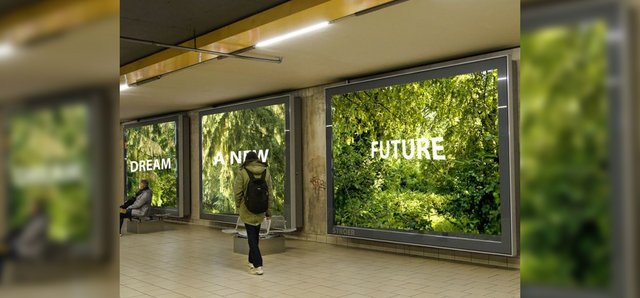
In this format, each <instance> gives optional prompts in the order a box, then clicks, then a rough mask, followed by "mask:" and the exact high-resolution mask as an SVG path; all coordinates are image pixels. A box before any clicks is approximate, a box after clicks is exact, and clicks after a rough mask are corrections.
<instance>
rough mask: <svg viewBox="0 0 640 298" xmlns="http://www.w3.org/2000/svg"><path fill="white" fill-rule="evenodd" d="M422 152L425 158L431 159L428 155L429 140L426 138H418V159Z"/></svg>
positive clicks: (420, 157)
mask: <svg viewBox="0 0 640 298" xmlns="http://www.w3.org/2000/svg"><path fill="white" fill-rule="evenodd" d="M422 154H424V156H425V158H426V159H431V157H429V141H428V140H427V139H418V159H422Z"/></svg>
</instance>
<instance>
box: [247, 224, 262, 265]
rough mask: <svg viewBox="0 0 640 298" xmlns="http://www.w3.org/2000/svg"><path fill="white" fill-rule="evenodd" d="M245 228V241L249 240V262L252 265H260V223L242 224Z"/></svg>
mask: <svg viewBox="0 0 640 298" xmlns="http://www.w3.org/2000/svg"><path fill="white" fill-rule="evenodd" d="M244 227H245V228H246V229H247V241H249V263H251V264H253V266H254V267H256V268H257V267H262V255H261V254H260V247H259V246H258V243H259V242H260V225H257V226H254V225H250V224H246V223H245V224H244Z"/></svg>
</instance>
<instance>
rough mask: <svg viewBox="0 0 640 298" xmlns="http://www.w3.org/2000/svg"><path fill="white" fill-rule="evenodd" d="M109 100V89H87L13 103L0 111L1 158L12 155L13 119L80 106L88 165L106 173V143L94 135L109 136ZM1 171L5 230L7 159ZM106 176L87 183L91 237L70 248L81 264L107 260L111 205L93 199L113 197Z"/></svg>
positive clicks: (8, 201)
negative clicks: (84, 113) (84, 119)
mask: <svg viewBox="0 0 640 298" xmlns="http://www.w3.org/2000/svg"><path fill="white" fill-rule="evenodd" d="M109 96H111V92H110V91H109V90H108V89H104V88H102V87H88V88H82V89H79V90H75V91H63V92H59V93H55V94H52V95H38V96H34V97H30V98H28V99H26V100H25V102H21V103H13V104H10V105H8V106H7V107H5V108H4V109H1V108H0V115H2V116H5V117H3V118H4V119H3V120H2V121H0V128H1V129H2V131H3V135H2V137H0V147H2V148H0V152H1V153H2V154H4V156H8V155H9V154H11V150H10V149H11V148H9V146H8V136H9V129H10V125H9V120H11V117H12V116H15V115H23V114H26V115H28V114H29V113H33V112H38V111H41V110H46V109H56V108H63V107H66V106H71V105H83V106H84V107H85V108H86V110H87V113H88V117H89V120H88V121H89V123H87V127H86V128H85V129H84V132H85V133H87V136H88V140H89V141H90V142H91V143H92V145H89V147H88V157H89V160H90V161H91V162H90V164H91V165H92V166H94V167H95V168H100V169H108V163H109V162H110V161H112V158H110V157H106V158H105V157H104V156H105V155H108V153H107V152H106V151H107V150H106V149H105V148H106V147H105V145H106V143H105V140H104V139H103V138H99V137H97V134H95V132H99V133H108V132H109V131H110V126H109V125H106V124H105V123H106V121H104V120H105V119H107V118H109V116H110V115H111V114H110V112H111V111H110V110H109V109H108V107H107V105H108V104H107V103H106V101H107V98H108V97H109ZM105 109H106V110H105ZM2 171H3V177H2V180H3V181H2V182H0V184H2V186H3V187H4V191H3V192H4V195H5V196H6V201H5V202H4V204H5V206H4V208H5V210H4V213H5V214H4V215H5V222H4V223H3V225H4V228H6V229H7V230H8V229H9V228H10V223H9V220H10V218H11V216H10V214H9V212H10V211H11V208H12V204H14V202H13V201H12V200H11V199H10V198H11V187H10V185H11V177H10V176H11V173H10V171H9V160H8V159H6V160H5V161H4V162H2ZM107 175H108V174H106V173H104V172H100V171H97V172H96V171H94V172H93V173H92V176H91V179H90V181H89V185H90V190H89V194H90V196H91V197H92V198H93V201H91V210H90V211H91V213H92V215H93V216H92V220H91V225H92V228H91V233H90V235H89V239H88V240H87V242H86V243H84V244H79V245H78V244H72V246H71V247H70V248H72V250H73V251H74V252H75V253H77V255H79V259H80V260H81V261H82V262H87V261H92V260H93V261H95V260H99V259H102V258H109V257H110V252H109V250H107V249H105V243H107V242H108V241H109V238H110V233H111V231H112V230H111V228H110V227H109V226H108V225H104V223H105V222H107V221H108V220H107V216H106V215H105V213H104V210H108V209H110V207H112V205H111V204H110V203H109V202H108V201H106V200H100V199H96V198H102V199H104V198H105V196H109V194H113V193H112V192H111V190H110V189H109V186H108V184H105V183H103V182H104V181H109V178H108V177H106V176H107ZM68 257H69V255H66V254H65V255H64V258H68ZM64 258H63V259H64Z"/></svg>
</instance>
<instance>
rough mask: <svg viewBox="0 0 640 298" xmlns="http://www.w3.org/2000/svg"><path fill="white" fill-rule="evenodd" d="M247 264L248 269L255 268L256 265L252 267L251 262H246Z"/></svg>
mask: <svg viewBox="0 0 640 298" xmlns="http://www.w3.org/2000/svg"><path fill="white" fill-rule="evenodd" d="M247 266H249V269H253V268H256V267H253V264H251V263H247Z"/></svg>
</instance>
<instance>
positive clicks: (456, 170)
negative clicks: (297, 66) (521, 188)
mask: <svg viewBox="0 0 640 298" xmlns="http://www.w3.org/2000/svg"><path fill="white" fill-rule="evenodd" d="M508 63H510V62H509V60H508V57H507V56H502V57H492V58H487V59H483V60H478V61H473V62H467V63H461V64H456V65H452V66H443V67H438V68H434V69H425V70H412V71H407V72H405V73H398V74H394V75H392V76H387V77H382V78H373V79H365V80H362V81H360V82H355V83H352V84H347V85H344V86H339V87H334V88H330V89H327V91H326V92H327V95H326V96H327V111H329V112H328V113H327V124H328V125H327V130H328V131H327V133H328V137H329V142H328V146H327V147H328V148H327V150H328V155H329V158H328V159H329V164H328V169H329V177H328V178H329V179H328V181H329V182H330V183H329V184H330V185H329V200H328V201H329V204H328V208H329V213H328V215H329V223H328V224H329V233H332V234H337V235H344V236H350V237H359V238H368V239H375V240H382V241H394V242H403V243H410V244H418V245H427V246H438V247H449V248H454V249H462V250H470V251H483V252H492V253H499V254H507V255H510V254H512V253H513V246H514V245H513V243H512V242H513V238H514V237H512V221H513V212H512V203H511V193H510V192H511V188H512V183H511V177H510V175H511V170H510V160H509V159H510V155H509V154H510V143H509V133H508V130H509V129H510V127H509V126H508V116H509V115H508V111H509V104H508V96H507V94H508V86H507V84H508V74H507V69H508Z"/></svg>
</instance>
